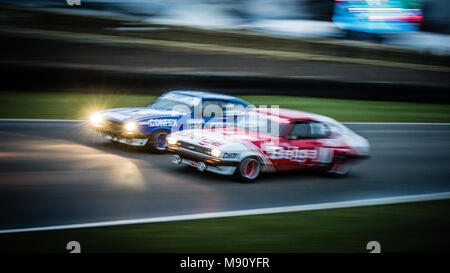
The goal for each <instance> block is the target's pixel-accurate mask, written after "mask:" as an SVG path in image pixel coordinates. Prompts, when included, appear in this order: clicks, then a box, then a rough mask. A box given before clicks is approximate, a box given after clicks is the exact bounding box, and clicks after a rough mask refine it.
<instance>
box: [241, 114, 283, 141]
mask: <svg viewBox="0 0 450 273" xmlns="http://www.w3.org/2000/svg"><path fill="white" fill-rule="evenodd" d="M236 127H238V128H243V129H246V130H250V131H254V132H257V133H261V134H268V135H271V136H275V137H279V136H280V133H281V132H282V130H283V128H284V125H283V124H280V123H278V122H276V121H273V120H270V119H265V118H262V117H259V116H255V115H242V116H239V117H238V119H237V122H236Z"/></svg>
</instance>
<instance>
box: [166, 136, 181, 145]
mask: <svg viewBox="0 0 450 273" xmlns="http://www.w3.org/2000/svg"><path fill="white" fill-rule="evenodd" d="M166 141H167V144H169V145H176V144H177V143H178V139H176V138H175V137H172V136H168V137H166Z"/></svg>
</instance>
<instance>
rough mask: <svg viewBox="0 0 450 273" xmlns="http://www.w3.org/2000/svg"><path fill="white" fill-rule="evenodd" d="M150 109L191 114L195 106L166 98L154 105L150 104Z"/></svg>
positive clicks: (158, 100) (160, 99)
mask: <svg viewBox="0 0 450 273" xmlns="http://www.w3.org/2000/svg"><path fill="white" fill-rule="evenodd" d="M149 107H156V108H160V109H165V110H170V111H177V112H182V113H191V112H192V108H193V106H192V105H189V104H188V103H185V102H182V101H180V100H174V99H169V98H164V97H161V98H159V99H157V100H156V101H155V102H154V103H152V104H150V105H149Z"/></svg>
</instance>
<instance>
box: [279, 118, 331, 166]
mask: <svg viewBox="0 0 450 273" xmlns="http://www.w3.org/2000/svg"><path fill="white" fill-rule="evenodd" d="M328 135H329V128H328V127H327V125H326V124H324V123H321V122H317V121H312V120H297V121H294V122H293V123H292V124H291V128H290V130H288V133H287V134H286V136H285V138H284V139H283V141H282V142H281V143H280V146H281V147H282V148H283V149H285V152H284V153H285V154H286V156H285V159H286V161H285V162H284V165H285V166H284V167H282V168H283V169H312V168H315V167H318V166H320V165H322V164H323V163H324V162H327V161H328V160H329V158H328V157H330V154H329V153H330V151H329V150H328V149H326V148H324V147H323V139H326V138H327V137H328Z"/></svg>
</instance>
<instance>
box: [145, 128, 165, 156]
mask: <svg viewBox="0 0 450 273" xmlns="http://www.w3.org/2000/svg"><path fill="white" fill-rule="evenodd" d="M168 134H169V132H168V131H165V130H160V131H156V132H154V133H153V134H152V135H151V136H150V138H149V139H148V142H147V145H146V147H147V148H148V149H149V150H150V151H151V152H154V153H159V154H160V153H164V151H165V150H166V137H167V135H168Z"/></svg>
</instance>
